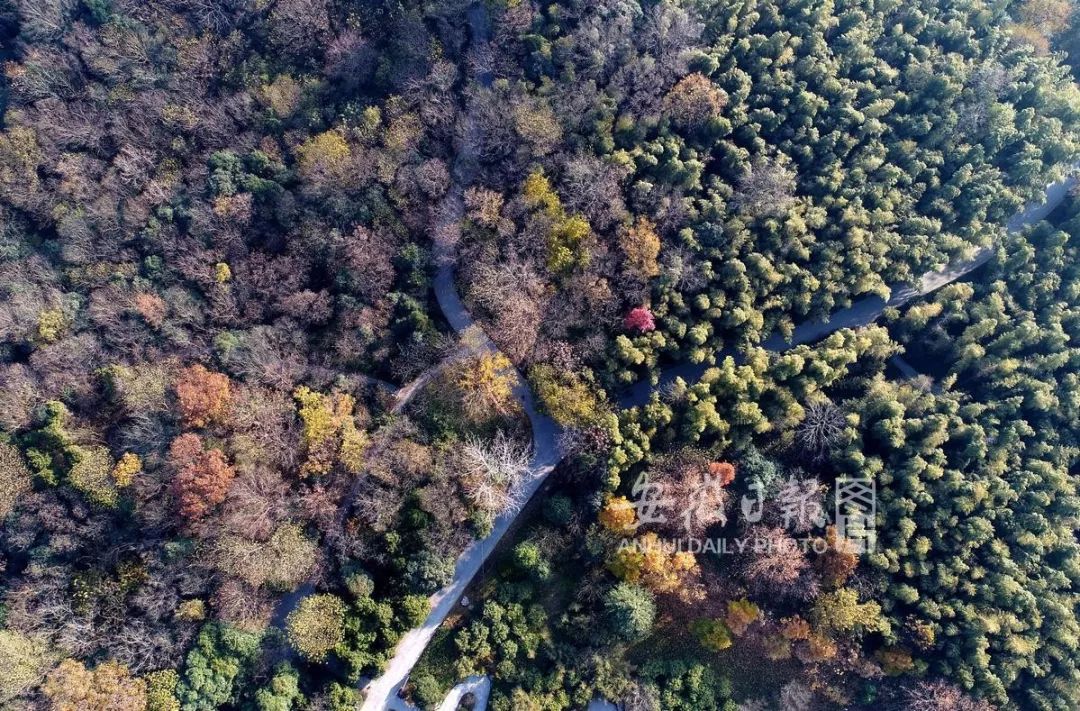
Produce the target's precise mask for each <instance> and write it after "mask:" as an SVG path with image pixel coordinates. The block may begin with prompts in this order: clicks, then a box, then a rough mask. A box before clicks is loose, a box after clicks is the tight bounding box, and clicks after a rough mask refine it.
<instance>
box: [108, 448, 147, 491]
mask: <svg viewBox="0 0 1080 711" xmlns="http://www.w3.org/2000/svg"><path fill="white" fill-rule="evenodd" d="M141 471H142V459H140V458H139V455H138V454H135V453H134V452H125V453H124V455H123V456H122V457H120V461H118V462H117V463H116V466H114V467H113V469H112V479H113V482H114V483H115V484H116V485H117V486H118V487H120V488H124V487H125V486H130V485H131V482H133V481H134V480H135V475H136V474H138V473H139V472H141Z"/></svg>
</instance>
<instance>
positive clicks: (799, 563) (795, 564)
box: [743, 526, 808, 594]
mask: <svg viewBox="0 0 1080 711" xmlns="http://www.w3.org/2000/svg"><path fill="white" fill-rule="evenodd" d="M746 537H747V539H749V544H748V546H747V551H748V555H749V556H750V559H749V560H748V561H747V562H746V565H745V566H744V568H743V578H744V579H745V580H746V582H747V583H748V584H751V585H754V586H756V587H759V588H761V589H763V590H766V591H768V592H770V593H773V594H777V593H785V592H786V590H787V589H788V588H789V587H790V586H792V585H793V584H794V583H795V581H797V580H798V579H799V577H800V576H801V575H802V573H803V571H804V570H805V569H806V567H807V565H808V563H807V560H806V555H805V554H804V553H803V551H802V549H801V548H800V547H799V544H798V542H797V541H795V540H794V539H793V538H791V537H790V536H789V535H788V534H787V532H785V531H784V529H782V528H778V527H773V528H770V527H767V526H754V527H752V528H750V529H749V530H748V531H747V532H746Z"/></svg>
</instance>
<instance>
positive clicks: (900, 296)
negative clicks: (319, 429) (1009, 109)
mask: <svg viewBox="0 0 1080 711" xmlns="http://www.w3.org/2000/svg"><path fill="white" fill-rule="evenodd" d="M467 17H468V21H469V25H470V29H471V32H472V35H473V44H474V45H485V44H486V43H487V42H488V38H489V37H490V27H489V24H488V17H487V12H486V9H485V8H484V6H483V5H482V4H480V3H477V4H474V5H473V6H471V7H470V9H469V11H468V15H467ZM491 79H492V77H491V75H490V73H489V72H487V71H482V73H481V74H479V75H478V76H475V77H474V81H475V82H476V83H478V84H480V85H482V86H487V85H490V83H491ZM478 130H479V128H478V127H477V126H476V124H475V122H474V121H473V117H472V115H471V114H469V113H466V114H465V116H464V117H463V121H462V125H461V126H460V127H459V137H458V141H457V143H458V145H457V153H456V155H455V158H454V165H453V171H452V175H453V181H452V184H451V188H450V190H449V191H448V192H447V195H446V197H445V198H444V199H443V203H442V205H441V206H440V209H439V212H438V214H439V218H438V220H437V224H436V227H435V256H436V259H437V264H438V272H437V274H436V277H435V282H434V287H433V288H434V291H435V296H436V299H437V300H438V302H439V308H440V309H442V312H443V314H444V315H445V317H446V320H447V321H448V322H449V323H450V325H451V326H452V327H453V328H454V330H455V331H457V332H458V333H464V332H465V331H469V332H470V333H471V334H475V336H474V337H475V338H476V339H478V341H479V345H478V348H479V349H481V350H487V351H490V352H495V351H497V350H498V349H497V347H496V346H495V344H494V343H493V342H492V341H491V339H490V338H488V337H487V335H486V334H484V333H483V331H482V330H481V329H480V328H479V326H477V325H476V323H475V321H474V320H473V318H472V315H471V314H470V313H469V311H468V309H467V308H466V307H465V304H464V303H463V302H462V300H461V297H460V296H459V294H458V293H457V289H456V287H455V285H454V253H455V248H456V245H457V240H458V238H459V237H460V232H459V229H460V222H461V218H462V216H463V214H464V206H463V197H462V196H463V194H464V190H465V188H466V186H467V185H468V184H469V182H470V181H471V178H472V173H473V171H474V166H475V164H476V159H475V156H474V155H473V154H472V152H471V151H472V147H473V146H474V145H475V141H474V138H475V132H477V131H478ZM1076 182H1077V181H1076V178H1075V177H1070V178H1068V179H1066V180H1063V181H1060V182H1057V183H1053V184H1051V185H1050V186H1048V188H1047V193H1046V202H1044V203H1041V204H1038V205H1032V206H1030V207H1028V208H1027V209H1025V210H1024V211H1023V212H1021V213H1019V214H1017V215H1016V216H1014V217H1013V219H1012V220H1010V221H1009V223H1008V228H1009V230H1010V231H1015V230H1018V229H1020V228H1022V227H1024V226H1026V225H1028V224H1031V223H1033V222H1037V221H1039V220H1041V219H1043V218H1045V217H1046V216H1047V215H1048V214H1050V212H1051V211H1052V210H1053V209H1054V208H1055V207H1057V206H1058V205H1059V204H1060V203H1061V201H1062V200H1063V199H1064V198H1065V196H1066V194H1067V193H1068V191H1069V189H1070V188H1072V187H1073V186H1074V185H1076ZM992 254H993V250H991V249H990V248H984V249H982V250H979V251H978V252H977V253H976V254H975V255H974V256H973V257H972V258H971V259H968V260H964V261H960V262H957V263H955V264H952V265H950V266H949V267H948V268H946V269H943V270H941V271H935V272H929V273H927V274H924V275H923V277H922V279H921V280H920V283H919V285H918V286H916V287H910V286H898V287H896V288H894V289H893V291H892V296H891V297H890V298H889V299H888V300H886V299H882V298H881V297H879V296H871V297H866V298H863V299H860V300H858V301H856V302H855V303H853V304H852V305H851V306H849V307H847V308H845V309H841V310H840V311H837V312H836V313H834V314H833V315H832V317H831V318H830V319H829V320H828V321H813V322H806V323H802V324H800V325H798V326H797V327H796V328H795V330H794V332H793V334H792V337H791V338H790V339H785V338H783V337H782V336H780V335H779V334H775V335H773V336H772V337H770V338H769V339H767V340H766V341H765V342H764V343H763V346H764V347H765V348H766V349H768V350H772V351H782V350H787V349H789V348H791V347H793V346H796V345H799V344H802V343H812V342H815V341H818V340H820V339H822V338H824V337H825V336H827V335H829V334H830V333H833V332H834V331H837V330H839V329H842V328H859V327H861V326H866V325H868V324H870V323H873V322H874V321H875V320H876V319H877V318H878V317H879V316H880V315H881V313H882V312H883V311H884V310H885V309H886V308H888V307H896V306H900V305H902V304H904V303H906V302H908V301H910V300H911V299H913V298H916V297H919V296H923V295H925V294H928V293H930V292H931V291H934V290H935V289H938V288H940V287H942V286H944V285H946V284H949V283H951V282H953V281H955V280H956V279H959V278H960V277H962V276H964V275H965V274H967V273H968V272H970V271H971V270H973V269H975V268H977V267H979V266H981V265H982V264H984V263H986V262H987V261H988V260H989V259H990V257H991V256H992ZM709 367H710V366H709V365H708V364H682V365H677V366H674V367H672V368H669V369H667V370H665V371H664V372H663V374H662V375H661V377H660V383H659V385H660V386H662V385H664V384H665V383H669V382H672V381H674V380H675V378H678V377H681V378H683V379H684V380H686V381H688V382H694V381H696V380H697V379H698V378H700V376H701V374H703V373H704V372H705V370H707V369H708V368H709ZM514 375H515V377H516V379H517V383H516V385H515V387H514V397H515V398H516V399H517V401H518V403H519V404H520V405H521V408H522V410H523V411H524V413H525V415H526V416H527V417H528V418H529V421H530V423H531V424H532V433H533V452H534V455H533V460H532V471H533V476H532V478H531V479H529V480H528V481H527V482H526V484H525V491H524V493H525V498H526V500H528V499H529V498H532V495H533V494H535V493H536V491H537V490H538V489H539V488H540V486H541V484H543V482H544V479H545V478H546V477H547V475H548V474H550V473H551V472H552V471H553V470H554V468H555V466H556V465H557V464H558V462H559V460H560V458H561V455H560V453H559V450H558V435H559V427H558V425H557V424H556V423H555V422H554V421H552V420H551V418H549V417H547V416H546V415H544V414H542V413H541V412H539V410H538V409H537V406H536V402H535V400H534V398H533V394H532V392H531V390H530V389H529V387H528V385H527V383H526V381H525V379H524V377H522V375H521V374H520V373H519V372H517V371H516V370H515V371H514ZM425 382H426V381H425ZM656 387H657V386H654V385H652V384H650V383H649V382H640V383H638V384H637V385H635V386H634V387H632V388H630V389H629V390H628V391H626V393H625V395H624V397H622V398H620V404H621V405H622V406H624V407H630V406H634V405H641V404H644V403H646V402H648V400H649V397H650V395H651V393H652V391H653V390H655V389H656ZM516 516H517V511H513V512H508V513H506V514H504V515H502V516H499V517H498V518H497V519H496V521H495V525H494V527H493V528H492V531H491V533H490V534H489V535H488V536H487V537H486V538H484V539H483V540H480V541H475V542H473V543H472V544H471V545H469V546H468V547H467V548H466V549H465V551H464V552H463V553H462V554H461V557H460V558H458V561H457V567H456V568H455V571H454V577H453V580H452V581H451V582H450V583H449V584H448V585H447V586H446V587H444V588H443V589H442V590H440V591H438V592H437V593H435V594H434V595H433V596H432V597H431V613H430V614H429V615H428V617H427V619H426V620H425V621H424V623H423V624H422V625H421V626H419V627H417V628H416V629H413V630H410V631H409V632H408V633H406V634H405V635H404V636H403V637H402V638H401V641H400V642H399V643H398V645H397V648H396V649H395V650H394V656H393V658H392V659H391V660H390V662H389V664H388V665H387V667H386V670H385V671H384V672H383V674H382V675H380V676H379V677H378V678H376V679H374V680H372V681H371V682H369V683H368V685H367V686H366V687H365V688H364V691H365V700H364V705H363V706H362V707H361V708H362V711H387V710H389V709H394V710H401V711H414V709H413V707H411V706H410V705H409V704H406V703H405V702H404V701H402V700H401V699H400V698H398V697H397V693H398V691H399V690H400V689H401V687H402V685H403V684H404V683H405V681H406V679H407V677H408V675H409V672H410V671H411V670H412V668H413V666H414V665H415V664H416V662H417V660H418V659H419V658H420V655H421V654H422V653H423V651H424V649H425V648H426V647H427V645H428V643H429V642H430V641H431V638H432V636H433V635H434V634H435V631H436V629H438V627H439V625H440V624H442V622H443V620H445V619H446V616H447V615H448V614H449V613H450V610H451V609H453V607H454V605H455V604H456V603H457V601H458V600H459V599H460V597H461V595H462V593H464V591H465V588H466V587H468V585H469V583H470V582H472V580H473V578H474V577H476V575H477V574H478V573H479V572H480V570H481V569H482V568H483V565H484V562H485V561H486V560H487V558H488V556H489V555H490V554H491V552H492V550H494V548H495V547H496V546H497V545H498V543H499V541H501V540H502V538H503V536H504V535H505V534H506V532H507V530H509V528H510V525H511V524H512V523H513V521H514V519H515V518H516ZM490 688H491V684H490V680H488V679H486V677H470V678H469V679H467V680H466V681H465V682H462V684H459V685H458V686H456V687H454V689H452V690H451V692H450V695H449V696H447V699H446V700H445V701H444V702H443V704H442V706H441V707H440V709H441V711H450V710H451V709H455V708H456V703H457V702H458V701H460V698H461V696H463V695H464V693H465V692H466V691H470V690H471V691H473V693H474V694H476V697H477V704H476V706H475V707H474V711H483V710H484V709H485V707H486V705H487V696H488V693H489V692H490ZM603 703H606V702H600V701H596V702H594V704H591V705H590V708H611V706H610V704H609V705H608V706H606V707H605V706H603V705H599V706H596V705H595V704H603Z"/></svg>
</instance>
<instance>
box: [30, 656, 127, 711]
mask: <svg viewBox="0 0 1080 711" xmlns="http://www.w3.org/2000/svg"><path fill="white" fill-rule="evenodd" d="M41 690H42V692H44V694H45V696H46V697H48V698H49V700H50V701H51V702H52V707H53V708H54V709H56V711H145V709H146V682H145V681H143V680H142V679H138V678H135V677H133V676H132V675H131V673H130V672H129V671H128V669H127V667H125V666H124V665H122V664H119V663H117V662H114V661H107V662H102V663H101V664H99V665H97V666H96V667H94V668H93V669H87V668H86V667H85V666H83V664H82V663H81V662H79V661H76V660H74V659H65V660H64V661H62V662H60V666H58V667H57V668H56V669H54V670H53V671H51V672H49V676H48V677H47V678H46V679H45V683H44V684H42V687H41Z"/></svg>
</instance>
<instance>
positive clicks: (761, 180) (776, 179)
mask: <svg viewBox="0 0 1080 711" xmlns="http://www.w3.org/2000/svg"><path fill="white" fill-rule="evenodd" d="M733 202H734V204H735V207H736V208H738V209H739V211H741V212H744V213H746V214H748V215H749V216H750V217H770V216H775V215H780V214H783V213H784V211H785V210H787V209H788V207H790V206H791V203H793V202H795V173H794V172H792V171H791V170H789V169H788V168H787V167H785V166H784V164H783V163H781V162H780V161H779V160H777V159H774V158H759V159H757V160H755V161H754V163H753V164H752V165H751V166H750V168H749V169H747V171H746V172H745V173H743V175H742V177H740V178H739V180H738V182H737V184H736V191H735V197H734V200H733Z"/></svg>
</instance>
